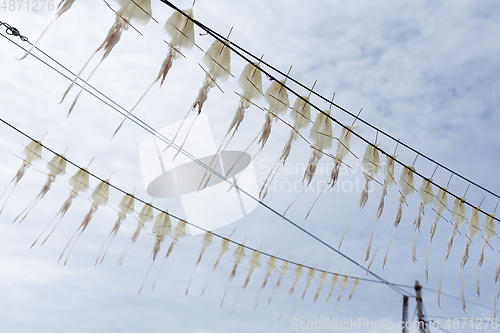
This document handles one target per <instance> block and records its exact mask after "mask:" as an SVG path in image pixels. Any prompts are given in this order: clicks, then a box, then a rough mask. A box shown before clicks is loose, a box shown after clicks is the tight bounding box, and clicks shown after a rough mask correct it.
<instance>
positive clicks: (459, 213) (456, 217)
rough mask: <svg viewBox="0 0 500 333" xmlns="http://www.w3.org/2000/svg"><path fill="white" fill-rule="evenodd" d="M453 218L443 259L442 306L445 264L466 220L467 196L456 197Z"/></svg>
mask: <svg viewBox="0 0 500 333" xmlns="http://www.w3.org/2000/svg"><path fill="white" fill-rule="evenodd" d="M464 196H465V194H464ZM451 218H452V220H453V231H452V232H451V235H450V238H449V239H448V247H447V249H446V255H445V257H444V259H443V267H442V268H441V277H440V278H439V289H438V305H439V306H441V282H442V281H443V273H444V264H445V263H446V260H447V259H448V256H449V255H450V252H451V247H452V246H453V239H454V238H455V235H456V234H457V231H458V228H459V227H461V226H462V225H463V224H464V222H465V198H463V197H458V198H455V201H454V202H453V207H452V209H451Z"/></svg>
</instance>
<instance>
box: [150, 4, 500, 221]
mask: <svg viewBox="0 0 500 333" xmlns="http://www.w3.org/2000/svg"><path fill="white" fill-rule="evenodd" d="M160 1H161V2H163V3H164V4H166V5H168V6H170V7H171V8H172V9H174V10H176V11H178V12H180V13H181V14H182V15H184V16H185V17H186V18H188V19H189V20H191V21H192V22H193V23H194V24H196V25H197V26H198V27H200V28H201V29H202V30H204V31H205V32H206V33H207V34H209V35H211V36H212V37H214V38H215V39H217V40H219V41H220V42H222V43H224V44H225V45H226V46H227V47H228V48H229V49H230V50H231V51H233V52H234V53H236V54H237V55H238V56H240V57H241V58H242V59H244V60H245V61H247V62H249V63H252V61H251V60H250V59H248V58H247V57H246V56H244V55H243V54H241V52H239V51H237V50H236V49H235V48H237V49H238V50H241V51H242V52H244V53H246V54H247V55H249V56H250V57H252V58H253V59H255V60H257V61H258V62H259V63H262V64H264V65H266V66H267V67H269V68H271V69H272V70H274V71H276V72H277V73H279V74H280V75H283V76H285V77H287V79H289V80H290V81H292V82H294V83H296V84H298V85H299V86H301V87H302V88H304V89H307V90H310V88H308V87H306V86H305V85H303V84H302V83H300V82H299V81H297V80H295V79H293V78H291V77H290V76H288V75H286V74H284V73H283V72H281V71H279V70H278V69H276V68H275V67H273V66H271V65H270V64H268V63H267V62H265V61H263V60H262V59H260V58H258V57H257V56H255V55H253V54H252V53H250V52H248V51H246V50H245V49H243V48H242V47H240V46H238V45H237V44H235V43H233V42H231V41H229V40H228V39H227V38H225V37H223V36H222V35H220V34H219V33H217V32H215V31H214V30H212V29H210V28H208V27H207V26H205V25H204V24H202V23H201V22H199V21H197V20H196V19H194V18H192V17H190V16H189V15H187V14H186V13H184V12H183V11H182V10H180V9H179V8H178V7H176V6H175V5H174V4H172V3H171V2H170V1H168V0H160ZM259 69H260V71H261V72H262V73H264V74H266V75H267V76H269V77H270V78H272V79H273V80H274V81H276V82H278V83H279V84H281V85H282V86H283V87H284V88H285V89H286V90H288V91H289V92H291V93H292V94H293V95H295V96H296V97H297V98H300V99H302V100H303V101H304V102H306V103H307V104H309V105H310V106H311V107H313V108H314V109H316V110H317V111H318V112H320V113H322V114H324V115H325V116H327V117H328V118H329V119H330V120H332V121H333V122H335V123H336V124H338V125H339V126H341V127H343V128H345V129H346V130H348V131H350V132H351V133H352V134H354V135H355V136H356V137H357V138H358V139H360V140H361V141H363V142H365V143H366V144H368V145H372V143H371V142H370V141H369V140H367V139H365V138H364V137H362V136H361V135H360V134H358V133H356V132H353V131H351V130H349V129H348V128H347V126H346V125H344V124H342V123H341V122H339V121H338V120H337V119H335V118H333V117H332V116H331V115H329V114H327V113H325V112H324V111H323V110H321V109H320V108H318V107H317V106H316V105H314V104H312V103H311V102H309V101H307V100H305V99H304V98H302V97H301V96H300V95H299V94H298V93H297V92H295V91H294V90H292V89H291V88H289V87H287V86H286V85H284V84H283V83H281V82H280V81H279V80H277V79H275V78H274V77H273V76H272V75H271V74H270V73H268V72H267V71H265V70H264V69H262V68H259ZM313 93H314V94H315V95H316V96H318V97H320V98H321V99H323V100H325V101H327V102H328V103H331V104H332V105H334V106H335V107H337V108H339V109H340V110H342V111H344V112H346V113H348V114H349V115H351V116H352V117H355V119H357V120H359V121H361V122H362V123H364V124H366V125H368V126H369V127H371V128H373V129H375V130H377V131H379V132H380V133H382V134H384V135H386V136H387V137H389V138H390V139H392V140H394V141H396V142H398V143H399V144H400V145H402V146H403V147H406V148H407V149H409V150H411V151H412V152H415V153H417V155H420V156H422V157H423V158H425V159H427V160H429V161H431V162H432V163H434V164H436V165H438V166H440V167H442V168H443V169H445V170H447V171H449V172H451V173H452V174H454V175H456V176H458V177H459V178H462V179H463V180H465V181H467V182H469V183H470V184H472V185H474V186H476V187H478V188H480V189H482V190H483V191H486V192H487V193H489V194H491V195H493V196H495V197H497V198H499V199H500V195H498V194H495V193H493V192H491V191H490V190H488V189H486V188H484V187H482V186H480V185H478V184H476V183H475V182H473V181H471V180H469V179H468V178H466V177H464V176H462V175H460V174H458V173H456V172H454V171H453V170H451V169H449V168H447V167H445V166H444V165H442V164H440V163H438V162H436V161H434V160H433V159H431V158H429V157H428V156H426V155H425V154H421V153H420V152H419V151H417V150H415V149H414V148H412V147H410V146H408V145H407V144H405V143H403V142H401V141H400V140H397V139H396V138H394V137H393V136H391V135H389V134H387V133H386V132H384V131H382V130H380V129H379V128H377V127H375V126H373V125H371V124H370V123H368V122H366V121H365V120H362V119H361V118H359V117H358V116H357V115H354V114H353V113H351V112H349V111H348V110H346V109H344V108H342V107H341V106H339V105H337V104H335V103H333V102H331V101H330V100H328V99H327V98H326V97H324V96H322V95H320V94H318V93H316V92H314V91H313ZM374 147H375V146H374ZM375 148H376V149H377V150H378V151H380V152H381V153H382V154H384V155H386V156H391V155H390V154H389V153H387V152H385V151H384V150H383V149H382V148H380V147H375ZM394 160H395V161H396V162H397V163H398V164H400V165H401V166H403V167H405V166H406V165H405V164H404V163H403V162H401V161H399V160H398V159H394ZM413 173H414V174H416V175H417V176H419V177H421V178H422V179H426V178H427V177H425V176H424V175H422V174H420V173H419V172H417V171H414V172H413ZM430 183H431V184H433V185H434V186H437V187H438V188H440V189H442V190H444V191H445V192H446V193H448V194H450V195H451V196H453V197H454V198H459V196H457V195H455V194H454V193H452V192H450V191H449V190H447V189H446V188H444V187H442V186H440V185H439V184H437V183H435V182H434V181H432V180H431V181H430ZM464 203H465V204H467V205H468V206H470V207H475V206H474V205H472V204H471V203H469V202H468V201H464ZM478 211H479V212H481V213H483V214H485V215H486V214H488V213H487V212H485V211H484V210H482V209H481V208H479V209H478ZM493 219H494V220H496V221H498V222H500V219H498V218H496V217H493Z"/></svg>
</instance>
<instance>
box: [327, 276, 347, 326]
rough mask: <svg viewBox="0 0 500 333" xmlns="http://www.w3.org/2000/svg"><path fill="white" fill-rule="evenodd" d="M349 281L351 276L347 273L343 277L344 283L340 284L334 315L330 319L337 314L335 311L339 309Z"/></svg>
mask: <svg viewBox="0 0 500 333" xmlns="http://www.w3.org/2000/svg"><path fill="white" fill-rule="evenodd" d="M348 282H349V276H347V275H346V276H344V278H343V279H342V283H341V285H340V292H339V296H338V297H337V303H335V308H334V309H333V312H332V316H331V317H330V320H332V319H333V315H334V314H335V311H336V310H337V306H338V305H339V302H340V299H341V298H342V293H343V292H344V290H345V287H347V283H348Z"/></svg>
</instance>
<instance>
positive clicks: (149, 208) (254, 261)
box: [0, 140, 360, 318]
mask: <svg viewBox="0 0 500 333" xmlns="http://www.w3.org/2000/svg"><path fill="white" fill-rule="evenodd" d="M43 147H44V146H43V145H42V143H41V141H36V140H32V141H31V142H30V143H29V144H28V145H27V146H26V147H25V149H24V151H23V155H24V156H23V157H22V165H21V167H20V168H19V170H18V171H17V172H16V174H15V176H14V178H13V179H12V181H11V182H10V183H9V184H8V186H7V188H6V189H5V191H4V192H3V193H2V196H1V197H0V199H2V198H3V196H4V194H5V193H6V191H7V190H8V188H9V187H10V186H11V185H12V184H13V187H12V189H11V191H10V193H9V197H10V195H11V194H12V192H13V190H14V189H15V186H16V185H17V184H18V183H19V181H21V180H22V178H23V176H24V174H25V172H26V171H27V170H28V169H29V168H30V167H32V166H33V164H34V163H35V162H37V161H39V160H42V159H43V158H42V148H43ZM68 162H69V161H68V160H67V159H66V157H65V156H64V155H63V154H61V155H59V154H56V155H55V156H54V157H53V158H52V159H51V160H50V161H49V162H47V165H46V166H47V169H48V173H47V182H46V183H45V184H44V185H43V187H42V189H41V192H40V193H39V194H38V195H37V196H36V198H35V200H34V201H33V202H31V203H30V204H29V205H28V206H27V207H26V209H24V210H23V211H22V212H21V214H19V216H18V217H17V218H16V219H15V220H14V222H16V221H19V223H21V222H22V221H23V220H25V219H26V218H27V216H28V214H29V212H30V211H31V209H32V208H33V207H34V206H35V204H36V203H37V202H39V201H40V200H42V199H43V197H44V196H45V194H47V192H48V191H49V190H50V188H51V185H52V184H53V183H54V182H55V181H56V179H57V177H58V176H62V175H64V174H66V166H67V164H68ZM69 163H71V162H69ZM71 164H73V163H71ZM73 165H74V164H73ZM89 166H90V163H89ZM89 166H87V167H78V170H77V171H76V173H75V174H74V175H73V176H72V177H71V178H70V180H69V186H70V192H69V194H68V197H67V199H66V200H65V201H64V202H63V204H62V205H61V207H60V209H59V211H58V212H57V214H56V215H55V216H54V218H53V219H52V220H51V221H50V222H49V223H48V224H47V225H46V227H45V228H44V229H43V231H42V232H41V234H40V235H39V237H38V238H37V239H36V240H35V241H34V242H33V244H32V245H31V247H33V246H34V245H36V244H37V242H39V241H40V240H41V239H43V241H42V243H41V245H43V244H44V243H45V242H46V241H47V240H48V238H49V237H50V236H51V235H52V233H53V232H54V230H55V229H56V227H57V225H58V224H59V222H60V221H61V220H62V219H63V217H64V216H65V214H66V213H67V212H68V210H69V209H70V208H71V205H72V203H73V201H74V200H75V199H77V198H78V197H79V196H80V195H83V194H84V193H85V192H87V191H88V190H89V189H90V177H94V178H97V177H96V176H94V175H93V174H91V173H89V171H88V167H89ZM97 179H99V178H97ZM110 187H112V186H111V185H110V180H109V179H106V180H100V182H99V183H98V184H97V186H95V188H94V189H93V191H92V194H91V195H90V207H89V211H88V213H87V214H86V215H85V217H84V218H83V220H82V222H81V224H80V225H79V226H78V228H77V230H76V231H75V234H74V235H73V236H72V237H71V239H70V241H69V242H68V244H67V245H66V247H65V248H64V250H63V252H62V254H61V256H60V257H59V261H61V259H62V258H63V257H64V254H65V253H66V251H67V250H68V249H69V253H68V255H67V257H66V259H65V260H64V264H66V263H67V261H68V257H69V254H70V253H71V251H72V250H73V248H74V246H75V244H76V242H77V240H78V238H79V237H80V235H82V234H83V232H84V231H85V229H86V228H87V227H88V225H89V224H90V222H91V221H92V218H93V216H94V214H95V213H96V212H97V211H98V208H99V207H105V206H107V205H108V201H109V189H110ZM7 201H8V198H7V199H6V200H5V203H4V205H3V207H5V205H6V204H7ZM136 201H137V199H136V198H135V196H134V194H133V193H125V194H124V195H123V198H122V199H121V201H120V203H119V204H118V209H117V210H116V212H117V217H116V221H115V222H114V224H113V225H112V228H111V230H110V233H109V234H108V235H107V237H106V239H105V241H104V244H103V246H102V248H101V250H100V252H99V254H98V256H97V258H96V262H95V263H96V264H97V263H102V262H103V260H104V258H105V256H106V253H107V251H108V248H109V246H110V244H111V241H112V240H113V238H114V237H115V236H116V235H117V233H118V232H119V230H120V226H121V225H122V223H123V222H124V221H125V220H126V219H127V218H129V216H131V215H134V213H136V209H135V204H136ZM155 209H156V208H155V207H153V205H152V203H145V204H144V205H143V206H142V208H141V210H140V212H139V213H138V217H137V218H135V219H136V220H137V229H136V231H135V232H134V234H133V236H132V238H131V242H130V244H129V245H128V246H127V247H126V248H125V249H124V251H123V253H122V255H121V257H120V258H119V261H118V265H121V264H122V263H123V260H124V258H125V255H126V254H127V252H128V250H129V249H130V247H131V246H132V245H133V244H134V243H135V242H136V240H137V239H138V237H139V234H140V232H141V230H143V229H144V228H145V227H146V224H147V223H149V222H152V221H153V220H154V223H153V226H152V228H151V231H152V233H153V234H154V237H155V241H154V245H153V249H152V252H151V258H152V263H151V267H150V269H149V270H148V272H147V274H146V277H145V279H144V282H143V284H142V285H141V287H140V289H139V293H140V292H141V290H142V289H143V286H144V283H145V282H146V280H147V277H148V275H149V273H150V271H151V268H152V267H153V265H154V263H155V261H156V259H157V256H158V254H159V252H160V247H161V245H162V243H163V242H164V240H165V238H167V237H170V238H171V243H170V246H169V248H168V250H167V252H166V255H165V258H164V261H163V264H162V266H161V267H160V269H159V271H158V273H157V276H156V278H155V280H154V282H153V289H154V286H155V284H156V281H157V279H158V276H159V275H160V271H161V269H162V267H163V265H164V264H165V262H166V261H167V259H168V258H169V256H170V255H171V253H172V251H173V249H174V247H175V245H176V244H177V243H178V242H179V240H181V239H182V238H184V237H185V236H186V225H187V222H186V221H184V220H179V221H178V223H177V224H176V225H175V227H174V226H173V225H172V221H171V218H170V215H169V214H168V212H165V211H161V212H160V213H159V214H158V215H157V216H156V217H154V214H153V211H154V210H155ZM23 214H24V215H23ZM21 216H22V219H20V217H21ZM56 218H58V221H57V223H56V224H55V226H53V227H52V230H51V231H50V232H48V230H49V228H50V227H51V226H52V224H53V222H54V221H55V219H56ZM214 235H215V236H217V237H219V238H221V239H222V242H221V245H220V253H219V255H218V257H217V259H216V261H215V264H214V265H213V268H212V273H211V274H210V276H209V277H208V279H207V281H206V283H205V286H204V288H203V291H202V293H201V294H202V295H203V294H204V292H205V289H206V288H207V285H208V283H209V281H210V278H211V277H212V274H213V272H214V271H215V269H216V268H217V267H218V265H219V262H220V260H221V258H222V256H223V255H224V254H225V253H226V252H228V251H230V244H236V248H235V250H234V252H233V260H234V262H233V266H232V269H231V273H230V275H229V279H228V282H227V285H226V288H225V290H224V295H223V297H222V300H221V306H222V305H223V303H224V299H225V296H226V292H227V290H228V287H229V285H230V283H231V281H232V280H233V279H234V278H235V277H236V276H237V273H238V272H239V271H241V269H239V270H238V268H239V266H240V265H241V263H242V262H243V260H244V259H245V258H246V257H247V254H246V250H249V249H250V250H251V251H252V252H251V255H250V258H249V262H248V272H247V273H246V277H245V279H244V283H243V285H242V287H241V289H240V291H239V293H238V295H237V297H236V299H235V300H234V302H233V305H232V311H233V312H234V311H235V309H236V307H237V305H238V302H239V300H240V299H241V296H242V293H243V292H244V291H245V289H246V288H247V286H248V285H249V283H250V280H251V277H252V274H253V273H254V271H255V270H257V269H259V268H260V267H261V266H263V267H264V268H265V277H264V280H263V282H262V283H261V284H259V286H260V288H259V292H258V294H257V296H256V298H255V308H256V307H257V305H258V304H259V297H260V294H261V292H262V291H263V290H264V289H265V287H266V285H267V284H268V281H269V278H270V276H271V275H272V274H273V272H275V271H278V273H277V275H278V276H277V281H276V283H275V286H274V289H273V291H272V293H271V295H270V297H269V299H268V303H270V302H271V299H272V298H273V296H274V293H275V292H276V290H278V289H279V287H280V285H281V283H282V279H283V276H284V275H285V274H286V273H287V272H288V271H289V269H290V265H295V269H294V271H293V284H292V286H291V289H290V290H289V297H291V295H292V293H293V292H294V290H295V286H296V284H297V282H298V281H299V279H300V278H301V277H302V275H303V270H304V269H307V276H306V285H305V288H304V290H303V291H302V294H301V297H300V298H299V300H298V302H297V304H296V305H295V307H294V309H293V311H292V313H291V317H293V315H294V313H295V310H296V308H297V306H298V305H299V303H300V302H301V301H302V300H303V299H304V298H305V296H306V292H307V290H308V289H309V285H310V284H311V282H312V281H313V279H314V278H315V277H316V276H318V275H319V277H318V287H317V289H316V292H315V294H314V297H313V304H314V303H315V302H316V301H317V300H318V298H319V294H320V291H321V290H322V288H323V286H324V285H325V284H326V282H327V280H328V274H332V280H331V286H330V289H329V293H328V296H327V297H326V299H325V301H324V304H323V306H322V307H321V311H320V312H319V314H318V317H319V316H320V315H321V312H322V310H323V308H324V306H325V305H326V303H327V302H328V300H329V299H330V298H331V296H332V291H333V289H334V287H335V286H336V285H337V281H338V279H339V277H340V278H341V279H342V281H341V283H340V285H341V286H340V288H341V290H340V292H339V294H338V297H337V305H336V306H335V310H334V313H335V311H336V309H337V306H338V305H339V302H340V300H341V298H342V294H343V291H344V289H345V288H346V287H347V285H348V282H349V280H352V287H351V292H350V294H349V296H348V300H347V301H349V300H350V299H351V298H352V296H353V293H354V291H355V289H356V288H357V287H358V285H359V281H360V278H359V277H352V276H347V275H339V274H338V273H329V272H328V271H326V270H318V269H316V268H314V267H306V266H304V264H295V263H293V262H291V261H290V260H285V259H281V258H278V257H277V256H276V255H268V254H263V253H261V251H260V250H257V249H252V248H249V247H247V246H245V245H244V244H239V243H236V242H234V241H232V240H230V236H229V237H221V236H219V235H216V234H214V233H213V232H212V231H206V232H205V234H204V236H203V239H202V241H201V251H200V253H199V255H198V257H197V260H196V262H195V263H194V267H193V270H192V273H191V276H190V278H189V281H188V284H187V288H186V295H187V294H188V292H189V287H190V285H191V280H192V278H193V275H194V273H195V270H196V268H197V266H198V265H199V264H200V262H201V260H202V258H203V254H204V253H205V251H206V249H207V248H208V247H209V246H210V245H211V244H212V243H213V237H214ZM261 255H265V256H267V257H268V260H267V262H266V264H265V265H262V264H261ZM277 260H280V261H282V263H281V266H280V267H279V269H278V266H277ZM316 273H319V274H318V275H317V274H316ZM238 275H239V274H238ZM287 303H288V298H287V301H286V302H285V304H284V306H283V309H284V308H285V306H286V304H287ZM346 303H347V302H346ZM344 307H345V305H344ZM311 308H312V306H311ZM310 312H311V310H309V314H310ZM282 313H283V311H282V312H281V314H280V318H281V315H282ZM334 313H333V314H332V317H333V315H334ZM309 314H308V317H309Z"/></svg>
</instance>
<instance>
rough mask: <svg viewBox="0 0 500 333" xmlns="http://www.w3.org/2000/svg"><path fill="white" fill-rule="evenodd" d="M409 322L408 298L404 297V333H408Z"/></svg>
mask: <svg viewBox="0 0 500 333" xmlns="http://www.w3.org/2000/svg"><path fill="white" fill-rule="evenodd" d="M407 322H408V296H406V295H405V296H403V333H408V329H407V328H406V323H407Z"/></svg>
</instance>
